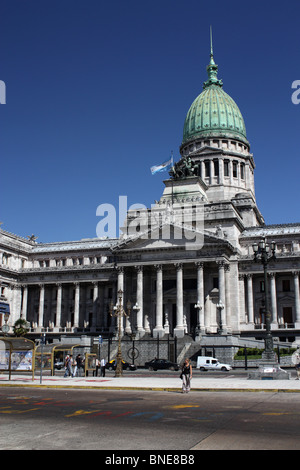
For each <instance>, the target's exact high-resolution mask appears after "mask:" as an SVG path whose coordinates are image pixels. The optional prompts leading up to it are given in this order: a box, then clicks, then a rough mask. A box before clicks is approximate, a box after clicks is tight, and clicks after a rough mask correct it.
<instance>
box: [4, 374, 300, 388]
mask: <svg viewBox="0 0 300 470" xmlns="http://www.w3.org/2000/svg"><path fill="white" fill-rule="evenodd" d="M0 387H34V388H37V387H42V388H73V389H87V388H89V389H102V390H157V391H179V390H181V380H180V379H179V377H155V376H148V377H141V376H133V375H126V374H124V375H123V377H119V378H117V377H113V376H108V377H74V378H72V377H67V378H64V377H62V376H54V377H51V376H43V377H42V383H40V376H37V375H36V376H35V378H34V381H32V376H31V375H29V374H20V375H12V376H11V380H9V376H8V374H4V373H2V374H1V375H0ZM196 391H198V392H200V391H240V392H242V391H244V392H258V391H275V392H296V393H299V392H300V380H295V378H294V377H292V378H291V379H290V380H248V378H247V376H245V377H234V376H226V377H224V378H223V377H217V378H216V377H209V376H206V377H203V376H201V377H195V378H193V379H192V392H196Z"/></svg>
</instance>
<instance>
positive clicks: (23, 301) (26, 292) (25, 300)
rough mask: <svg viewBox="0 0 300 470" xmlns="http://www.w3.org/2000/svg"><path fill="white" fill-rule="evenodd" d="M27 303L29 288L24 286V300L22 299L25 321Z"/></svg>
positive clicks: (22, 315) (24, 318) (22, 311)
mask: <svg viewBox="0 0 300 470" xmlns="http://www.w3.org/2000/svg"><path fill="white" fill-rule="evenodd" d="M27 302H28V286H27V285H26V286H23V298H22V309H21V317H22V318H23V320H26V319H27Z"/></svg>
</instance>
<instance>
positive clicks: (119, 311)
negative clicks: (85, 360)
mask: <svg viewBox="0 0 300 470" xmlns="http://www.w3.org/2000/svg"><path fill="white" fill-rule="evenodd" d="M130 310H131V304H130V302H129V301H128V302H127V311H128V313H126V312H125V310H124V308H123V291H122V289H119V290H118V302H117V305H115V306H114V307H113V305H112V304H111V305H110V315H111V316H112V317H117V319H118V352H117V365H116V372H115V377H122V376H123V365H122V348H121V338H122V318H123V317H128V316H129V314H130Z"/></svg>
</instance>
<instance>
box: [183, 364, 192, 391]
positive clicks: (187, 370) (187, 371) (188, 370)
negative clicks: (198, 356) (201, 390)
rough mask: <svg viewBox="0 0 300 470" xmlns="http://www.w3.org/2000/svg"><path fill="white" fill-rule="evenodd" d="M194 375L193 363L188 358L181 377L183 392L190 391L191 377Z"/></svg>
mask: <svg viewBox="0 0 300 470" xmlns="http://www.w3.org/2000/svg"><path fill="white" fill-rule="evenodd" d="M192 376H193V370H192V365H191V363H190V360H189V359H188V358H186V360H185V361H184V364H183V366H182V370H181V375H180V378H181V379H182V393H188V392H189V391H190V390H191V379H192Z"/></svg>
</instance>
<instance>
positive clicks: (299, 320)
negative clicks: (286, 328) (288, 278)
mask: <svg viewBox="0 0 300 470" xmlns="http://www.w3.org/2000/svg"><path fill="white" fill-rule="evenodd" d="M293 276H294V289H295V311H296V318H295V328H300V298H299V271H294V272H293Z"/></svg>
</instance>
